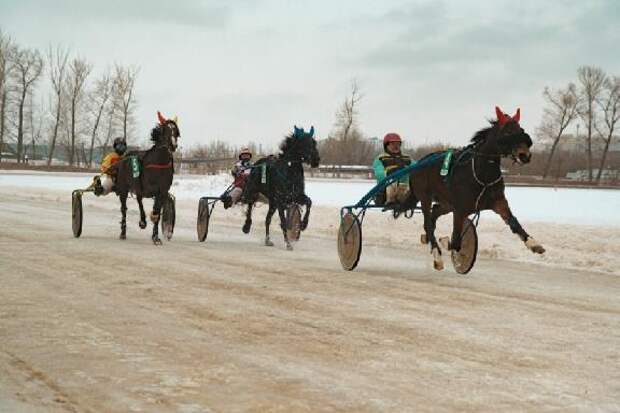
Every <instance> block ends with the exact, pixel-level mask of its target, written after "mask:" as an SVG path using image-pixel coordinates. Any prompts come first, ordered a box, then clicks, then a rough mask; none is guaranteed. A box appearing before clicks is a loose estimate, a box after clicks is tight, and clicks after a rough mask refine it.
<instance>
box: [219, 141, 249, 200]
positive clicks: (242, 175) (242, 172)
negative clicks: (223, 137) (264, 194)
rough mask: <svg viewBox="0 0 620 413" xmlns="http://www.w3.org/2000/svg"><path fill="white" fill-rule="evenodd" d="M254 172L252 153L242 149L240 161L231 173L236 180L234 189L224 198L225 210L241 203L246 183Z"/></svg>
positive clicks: (247, 149)
mask: <svg viewBox="0 0 620 413" xmlns="http://www.w3.org/2000/svg"><path fill="white" fill-rule="evenodd" d="M251 171H252V152H251V151H250V149H249V148H241V151H239V160H238V161H237V162H235V164H234V165H233V168H232V170H231V171H230V173H231V174H232V176H233V177H234V178H235V180H234V182H233V188H232V189H231V190H230V191H229V192H228V193H226V194H224V195H223V196H222V200H223V201H224V208H225V209H228V208H230V207H231V206H233V205H235V204H236V203H237V202H239V199H240V198H241V194H242V193H243V188H244V187H245V183H246V182H247V180H248V176H250V172H251Z"/></svg>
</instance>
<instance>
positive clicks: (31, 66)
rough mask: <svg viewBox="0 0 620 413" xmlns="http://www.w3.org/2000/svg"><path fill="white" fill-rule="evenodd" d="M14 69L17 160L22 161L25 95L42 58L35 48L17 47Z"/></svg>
mask: <svg viewBox="0 0 620 413" xmlns="http://www.w3.org/2000/svg"><path fill="white" fill-rule="evenodd" d="M13 56H14V57H13V64H14V66H15V70H14V71H13V72H12V77H13V78H14V79H15V83H16V90H17V94H18V96H17V107H18V114H17V116H18V118H17V119H18V124H17V162H21V161H22V157H23V155H24V154H23V145H24V107H25V104H26V97H27V96H28V91H29V90H30V88H31V87H34V86H35V84H36V82H37V80H38V79H39V77H40V76H41V72H42V71H43V59H42V58H41V54H40V53H39V51H38V50H36V49H20V48H17V49H16V51H15V53H14V55H13Z"/></svg>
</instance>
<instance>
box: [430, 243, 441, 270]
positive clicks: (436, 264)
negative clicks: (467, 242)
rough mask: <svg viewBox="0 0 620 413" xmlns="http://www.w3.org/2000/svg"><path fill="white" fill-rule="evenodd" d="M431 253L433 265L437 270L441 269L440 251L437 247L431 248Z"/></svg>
mask: <svg viewBox="0 0 620 413" xmlns="http://www.w3.org/2000/svg"><path fill="white" fill-rule="evenodd" d="M431 253H432V254H433V267H434V268H435V269H436V270H437V271H441V270H443V260H442V259H441V252H440V251H439V249H438V248H433V250H432V251H431Z"/></svg>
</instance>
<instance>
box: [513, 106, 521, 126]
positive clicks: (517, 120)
mask: <svg viewBox="0 0 620 413" xmlns="http://www.w3.org/2000/svg"><path fill="white" fill-rule="evenodd" d="M512 120H514V121H515V122H517V123H519V120H521V108H518V109H517V113H515V114H514V115H512Z"/></svg>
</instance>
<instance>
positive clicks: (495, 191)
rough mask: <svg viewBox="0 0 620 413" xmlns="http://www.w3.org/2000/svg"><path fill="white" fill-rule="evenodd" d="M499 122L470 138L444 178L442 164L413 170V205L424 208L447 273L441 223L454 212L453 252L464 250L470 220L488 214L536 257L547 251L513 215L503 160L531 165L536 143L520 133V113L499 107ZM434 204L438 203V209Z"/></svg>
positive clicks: (436, 255)
mask: <svg viewBox="0 0 620 413" xmlns="http://www.w3.org/2000/svg"><path fill="white" fill-rule="evenodd" d="M495 112H496V115H497V120H493V121H490V124H491V126H490V127H487V128H484V129H481V130H480V131H478V132H477V133H476V134H475V135H474V137H473V138H472V139H471V144H470V145H468V146H466V147H464V148H462V149H459V150H455V151H454V152H453V159H454V162H453V164H452V165H451V170H450V173H449V174H448V176H447V177H446V178H447V179H445V178H444V177H443V176H441V175H440V170H441V168H442V162H441V161H440V162H437V163H433V164H431V165H429V166H427V167H424V168H420V169H418V170H414V171H413V172H412V173H411V174H410V176H409V183H410V188H411V189H412V196H411V198H414V200H413V201H412V202H411V203H413V204H415V203H417V200H419V201H420V203H421V208H422V212H423V214H424V230H425V233H426V242H428V243H430V247H431V254H432V255H433V260H434V267H435V269H437V270H442V269H443V261H442V258H441V248H440V247H439V244H438V242H437V239H436V238H435V225H436V223H437V219H438V218H439V217H440V216H442V215H445V214H448V213H450V212H452V214H453V223H452V236H451V239H450V241H449V243H448V248H449V249H451V250H454V251H457V252H458V251H460V249H461V241H462V239H461V233H462V230H463V225H464V221H465V219H466V218H467V217H468V216H469V215H471V214H474V213H479V212H480V211H483V210H492V211H494V212H495V213H497V214H499V215H500V216H501V217H502V219H503V220H504V222H505V223H506V224H507V225H508V226H509V227H510V229H511V231H512V232H513V233H515V234H517V235H518V236H519V238H520V239H521V240H522V241H523V242H524V243H525V245H526V246H527V248H529V249H530V250H531V251H532V252H534V253H536V254H543V253H544V252H545V249H544V248H543V247H542V245H540V244H539V243H538V242H537V241H536V240H535V239H534V238H532V237H531V236H530V235H529V234H528V233H527V232H525V230H524V229H523V227H522V226H521V224H519V221H518V220H517V218H516V217H515V216H514V215H513V214H512V211H511V210H510V207H509V205H508V201H507V200H506V196H505V194H504V180H503V176H502V170H501V167H500V164H501V159H502V158H504V157H510V158H511V159H512V160H513V161H514V162H516V163H518V164H521V165H523V164H526V163H528V162H530V159H531V157H532V154H531V152H530V147H531V146H532V139H531V138H530V136H529V135H528V134H527V133H526V132H525V131H524V130H523V128H521V126H520V125H519V120H520V117H521V110H520V109H517V112H516V113H515V114H514V115H513V116H509V115H507V114H505V113H504V112H503V111H502V110H501V109H500V108H499V107H495ZM433 201H436V203H435V204H434V205H433V204H432V203H433Z"/></svg>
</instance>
